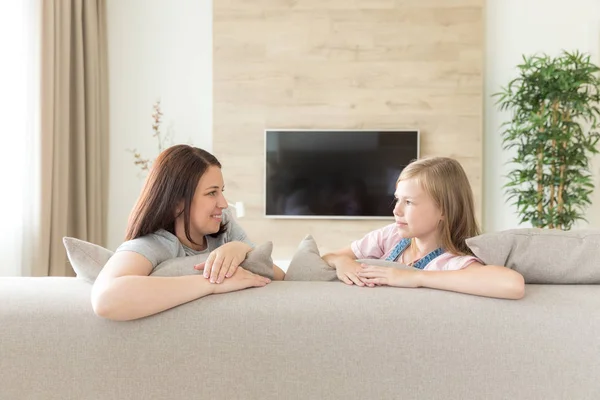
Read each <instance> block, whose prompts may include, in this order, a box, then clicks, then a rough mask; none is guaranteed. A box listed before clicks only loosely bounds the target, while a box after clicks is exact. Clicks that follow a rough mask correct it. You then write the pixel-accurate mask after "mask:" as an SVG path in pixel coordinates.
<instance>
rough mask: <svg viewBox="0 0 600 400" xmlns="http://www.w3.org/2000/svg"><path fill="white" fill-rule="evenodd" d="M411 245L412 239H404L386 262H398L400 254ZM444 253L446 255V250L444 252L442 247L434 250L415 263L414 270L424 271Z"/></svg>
mask: <svg viewBox="0 0 600 400" xmlns="http://www.w3.org/2000/svg"><path fill="white" fill-rule="evenodd" d="M409 245H410V239H402V240H401V241H400V243H398V244H397V245H396V247H394V250H392V252H391V253H390V255H389V256H388V258H386V261H396V260H397V259H398V256H399V255H400V254H402V252H403V251H404V250H406V248H407V247H408V246H409ZM443 253H444V250H442V248H441V247H438V248H437V249H435V250H433V251H432V252H431V253H429V254H427V255H426V256H425V257H423V258H421V259H419V260H417V262H415V263H413V265H412V266H413V267H414V268H418V269H424V268H425V267H426V266H427V264H429V262H430V261H431V260H433V259H434V258H436V257H438V256H440V255H442V254H443Z"/></svg>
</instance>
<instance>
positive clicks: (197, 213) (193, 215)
mask: <svg viewBox="0 0 600 400" xmlns="http://www.w3.org/2000/svg"><path fill="white" fill-rule="evenodd" d="M223 189H224V183H223V174H222V173H221V168H219V167H216V166H210V167H208V169H207V170H206V172H205V173H204V175H202V177H201V178H200V180H199V181H198V186H197V187H196V193H194V198H193V199H192V206H191V209H190V234H191V236H192V239H194V242H196V243H202V242H203V237H204V236H205V235H210V234H213V233H216V232H218V231H219V229H220V227H221V221H222V220H223V209H225V208H227V200H225V197H224V196H223ZM182 205H183V204H182ZM177 220H178V221H177V225H180V226H182V225H183V213H182V214H180V215H179V216H178V217H177ZM181 232H185V230H184V229H181ZM178 236H179V235H178ZM183 236H185V233H183Z"/></svg>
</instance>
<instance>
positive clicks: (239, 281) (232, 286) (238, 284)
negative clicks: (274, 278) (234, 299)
mask: <svg viewBox="0 0 600 400" xmlns="http://www.w3.org/2000/svg"><path fill="white" fill-rule="evenodd" d="M268 283H271V280H270V279H269V278H265V277H262V276H260V275H256V274H253V273H252V272H250V271H247V270H245V269H244V268H236V270H235V272H234V273H233V275H232V276H231V277H230V278H229V279H226V280H225V282H223V284H221V285H211V287H212V288H214V289H213V294H218V293H229V292H235V291H236V290H242V289H247V288H249V287H262V286H265V285H267V284H268Z"/></svg>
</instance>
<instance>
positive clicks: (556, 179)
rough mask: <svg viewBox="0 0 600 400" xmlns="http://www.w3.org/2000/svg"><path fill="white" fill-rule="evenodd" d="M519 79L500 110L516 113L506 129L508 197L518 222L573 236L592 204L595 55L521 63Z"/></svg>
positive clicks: (599, 91) (597, 90) (599, 82)
mask: <svg viewBox="0 0 600 400" xmlns="http://www.w3.org/2000/svg"><path fill="white" fill-rule="evenodd" d="M518 69H519V77H517V78H516V79H514V80H512V81H511V82H510V83H509V84H508V86H506V87H505V88H502V90H501V91H500V92H499V93H496V94H494V96H496V97H498V103H497V104H499V106H500V109H501V110H509V111H511V112H512V119H511V120H510V121H507V122H505V123H504V124H503V125H502V126H503V128H502V130H503V131H502V136H503V148H504V149H505V150H508V149H513V151H516V155H515V156H514V157H512V159H511V160H510V161H509V163H510V164H511V165H514V169H513V170H512V171H511V172H510V173H509V174H508V183H507V184H506V185H505V191H506V195H507V196H508V199H509V201H512V202H513V203H512V204H513V205H516V207H517V210H518V213H519V216H520V217H521V222H522V223H523V222H530V223H531V224H532V225H533V226H534V227H540V228H556V229H565V230H568V229H570V228H571V227H572V225H573V223H574V222H575V221H577V220H585V217H584V212H585V209H586V207H587V206H588V205H590V204H591V201H590V194H591V193H592V190H593V188H594V184H593V181H592V174H591V172H590V158H591V157H592V155H594V154H597V153H598V149H597V144H598V140H599V139H600V133H599V132H598V127H599V126H598V117H600V110H599V108H598V103H599V101H600V79H599V77H598V71H599V70H600V69H599V68H598V66H597V65H595V64H593V63H592V62H591V61H590V56H589V55H586V54H583V53H579V52H574V53H569V52H566V51H563V52H562V53H561V54H560V55H559V56H557V57H550V56H548V55H546V54H543V55H533V56H523V63H522V64H520V65H519V66H518Z"/></svg>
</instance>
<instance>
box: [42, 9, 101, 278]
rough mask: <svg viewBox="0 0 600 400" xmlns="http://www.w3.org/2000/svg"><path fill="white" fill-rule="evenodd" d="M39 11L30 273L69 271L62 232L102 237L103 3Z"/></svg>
mask: <svg viewBox="0 0 600 400" xmlns="http://www.w3.org/2000/svg"><path fill="white" fill-rule="evenodd" d="M41 14H42V21H41V23H42V41H41V49H42V54H41V67H42V69H41V135H42V137H41V178H42V179H41V184H42V188H41V204H40V210H39V211H40V213H39V215H40V218H41V221H39V222H40V227H41V229H40V232H39V236H38V237H37V238H36V245H35V246H34V249H35V254H34V255H33V260H34V261H33V265H32V268H31V273H32V275H34V276H46V275H49V276H73V275H74V273H73V270H72V268H71V267H70V265H69V264H68V262H67V258H66V253H65V249H64V246H63V244H62V238H63V237H64V236H72V237H76V238H79V239H82V240H87V241H90V242H93V243H96V244H99V245H105V241H106V220H107V218H106V208H107V207H106V206H107V178H108V90H107V86H108V80H107V50H106V40H107V39H106V14H105V2H104V0H43V2H42V12H41Z"/></svg>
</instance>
